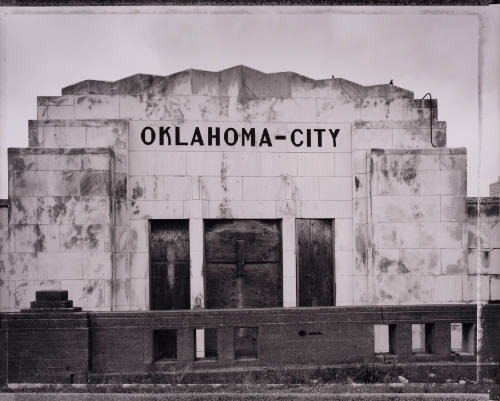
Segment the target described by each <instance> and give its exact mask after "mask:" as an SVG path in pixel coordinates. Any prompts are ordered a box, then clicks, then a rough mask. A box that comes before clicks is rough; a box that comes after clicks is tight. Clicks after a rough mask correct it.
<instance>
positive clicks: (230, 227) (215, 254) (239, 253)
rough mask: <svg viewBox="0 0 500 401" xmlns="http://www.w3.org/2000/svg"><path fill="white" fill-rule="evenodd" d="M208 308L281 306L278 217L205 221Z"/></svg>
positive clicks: (279, 227) (279, 229) (279, 226)
mask: <svg viewBox="0 0 500 401" xmlns="http://www.w3.org/2000/svg"><path fill="white" fill-rule="evenodd" d="M205 262H206V265H205V285H206V289H205V294H206V295H205V297H206V299H205V301H206V307H207V308H209V309H210V308H212V309H214V308H263V307H273V306H282V305H283V290H282V268H281V224H280V221H278V220H206V221H205Z"/></svg>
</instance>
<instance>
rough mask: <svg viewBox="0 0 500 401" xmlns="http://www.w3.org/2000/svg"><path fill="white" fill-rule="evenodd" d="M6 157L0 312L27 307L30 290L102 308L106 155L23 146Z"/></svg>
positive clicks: (107, 253)
mask: <svg viewBox="0 0 500 401" xmlns="http://www.w3.org/2000/svg"><path fill="white" fill-rule="evenodd" d="M8 156H9V159H8V160H9V200H10V206H9V209H8V210H9V219H8V220H9V221H8V224H9V225H8V227H9V230H8V233H7V234H8V235H7V238H8V239H9V243H8V247H7V250H6V249H5V246H3V247H2V251H1V252H0V274H1V275H2V277H0V280H2V282H3V283H4V287H5V292H3V294H2V296H3V297H4V299H3V301H5V302H2V309H3V310H19V309H21V308H27V307H29V304H30V302H31V301H34V300H35V291H36V290H42V289H67V290H68V291H69V296H70V299H72V300H73V301H74V303H75V305H78V306H82V307H84V308H86V309H93V310H108V309H109V308H110V307H111V301H110V299H111V294H110V293H109V291H107V289H106V288H107V284H108V283H109V282H110V281H111V279H112V266H113V264H112V249H113V244H112V236H113V233H112V228H111V227H112V224H113V217H112V216H113V215H112V203H111V199H112V198H111V190H112V180H111V177H112V174H113V153H112V151H111V150H110V149H109V148H71V149H65V148H57V149H54V148H46V149H40V148H25V149H9V155H8ZM3 210H5V209H3ZM2 220H4V219H2ZM3 222H4V223H5V221H3ZM1 227H5V226H3V225H2V226H1ZM2 231H5V229H4V228H2ZM7 294H8V296H7Z"/></svg>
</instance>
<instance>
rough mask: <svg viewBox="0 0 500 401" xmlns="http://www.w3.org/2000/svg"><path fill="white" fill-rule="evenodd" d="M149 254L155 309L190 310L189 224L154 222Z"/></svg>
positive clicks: (179, 221) (152, 223)
mask: <svg viewBox="0 0 500 401" xmlns="http://www.w3.org/2000/svg"><path fill="white" fill-rule="evenodd" d="M149 252H150V305H151V309H153V310H158V309H160V310H165V309H189V308H190V296H189V294H190V292H189V224H188V220H151V221H150V241H149Z"/></svg>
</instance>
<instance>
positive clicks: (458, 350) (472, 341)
mask: <svg viewBox="0 0 500 401" xmlns="http://www.w3.org/2000/svg"><path fill="white" fill-rule="evenodd" d="M450 326H451V327H450V333H451V352H453V353H455V354H459V355H474V353H475V351H476V325H475V324H474V323H451V325H450Z"/></svg>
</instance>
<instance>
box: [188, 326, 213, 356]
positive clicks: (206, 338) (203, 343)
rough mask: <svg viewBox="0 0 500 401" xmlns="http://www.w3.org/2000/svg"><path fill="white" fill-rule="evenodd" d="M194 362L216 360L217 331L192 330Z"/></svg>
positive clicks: (207, 329)
mask: <svg viewBox="0 0 500 401" xmlns="http://www.w3.org/2000/svg"><path fill="white" fill-rule="evenodd" d="M194 352H195V360H197V361H203V360H217V329H215V328H204V329H195V330H194Z"/></svg>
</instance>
